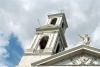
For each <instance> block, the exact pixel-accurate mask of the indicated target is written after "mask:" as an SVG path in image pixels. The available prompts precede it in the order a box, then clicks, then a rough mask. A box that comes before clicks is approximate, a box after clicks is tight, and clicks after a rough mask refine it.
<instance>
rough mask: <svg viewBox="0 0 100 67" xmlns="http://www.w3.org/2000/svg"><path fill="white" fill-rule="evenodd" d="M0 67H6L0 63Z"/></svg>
mask: <svg viewBox="0 0 100 67" xmlns="http://www.w3.org/2000/svg"><path fill="white" fill-rule="evenodd" d="M0 67H8V66H6V65H5V64H4V63H0Z"/></svg>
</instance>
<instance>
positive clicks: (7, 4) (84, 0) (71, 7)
mask: <svg viewBox="0 0 100 67" xmlns="http://www.w3.org/2000/svg"><path fill="white" fill-rule="evenodd" d="M99 2H100V0H66V1H62V0H59V1H58V0H44V1H40V0H5V1H4V0H0V48H1V51H2V50H3V51H2V52H0V54H2V55H3V54H5V53H6V54H9V53H8V52H7V50H6V49H5V47H6V46H8V44H9V37H10V35H11V34H12V33H13V34H14V35H15V36H17V37H18V40H19V42H21V47H22V48H23V49H24V50H25V49H26V48H28V47H29V46H30V44H31V41H32V39H33V37H34V35H35V28H37V27H39V24H38V22H37V19H39V20H40V22H41V25H44V24H45V22H46V20H47V15H48V14H51V13H58V12H60V10H61V9H64V12H65V14H66V18H67V22H68V26H69V27H68V29H67V30H66V33H65V35H66V41H67V43H68V46H69V48H71V47H73V46H76V45H77V44H78V45H79V44H80V42H81V41H82V40H81V39H80V37H78V34H80V35H84V34H85V33H88V34H89V36H90V37H91V38H92V42H91V45H94V44H96V46H98V45H99V44H100V42H99V40H100V37H99V33H100V31H99V29H100V26H98V25H100V24H99V21H100V8H99V6H100V4H99ZM99 47H100V46H99ZM66 49H67V48H66Z"/></svg>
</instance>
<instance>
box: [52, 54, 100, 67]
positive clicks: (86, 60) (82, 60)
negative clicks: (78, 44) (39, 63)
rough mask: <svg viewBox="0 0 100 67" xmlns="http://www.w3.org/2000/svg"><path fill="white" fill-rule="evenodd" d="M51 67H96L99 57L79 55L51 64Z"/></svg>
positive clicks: (98, 63)
mask: <svg viewBox="0 0 100 67" xmlns="http://www.w3.org/2000/svg"><path fill="white" fill-rule="evenodd" d="M51 65H52V66H53V65H54V66H59V65H60V66H61V65H62V66H65V65H71V66H72V65H75V66H77V65H79V66H83V65H84V66H91V65H92V66H95V65H96V66H97V65H100V57H98V56H94V55H90V54H88V53H80V54H77V55H75V56H72V57H69V58H66V59H64V60H61V61H59V62H56V63H53V64H51Z"/></svg>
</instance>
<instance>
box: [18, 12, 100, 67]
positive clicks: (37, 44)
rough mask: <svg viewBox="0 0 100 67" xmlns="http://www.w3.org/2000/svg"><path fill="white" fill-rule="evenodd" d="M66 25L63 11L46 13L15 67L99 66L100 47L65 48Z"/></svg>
mask: <svg viewBox="0 0 100 67" xmlns="http://www.w3.org/2000/svg"><path fill="white" fill-rule="evenodd" d="M67 27H68V25H67V21H66V17H65V14H64V13H59V14H52V15H48V19H47V22H46V24H45V25H44V26H42V27H39V28H36V35H35V37H34V39H33V41H32V43H31V46H30V48H29V49H27V51H26V52H25V53H24V55H23V57H22V59H21V61H20V63H19V65H18V66H17V67H58V66H59V67H85V66H86V67H100V49H97V48H94V47H91V46H87V45H80V46H77V47H74V48H71V49H69V50H65V48H66V47H67V43H66V39H65V36H64V33H65V30H66V28H67Z"/></svg>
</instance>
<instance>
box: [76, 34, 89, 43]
mask: <svg viewBox="0 0 100 67" xmlns="http://www.w3.org/2000/svg"><path fill="white" fill-rule="evenodd" d="M78 35H79V34H78ZM79 36H80V37H81V38H82V39H83V45H89V44H90V37H89V36H88V34H85V36H81V35H79Z"/></svg>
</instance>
